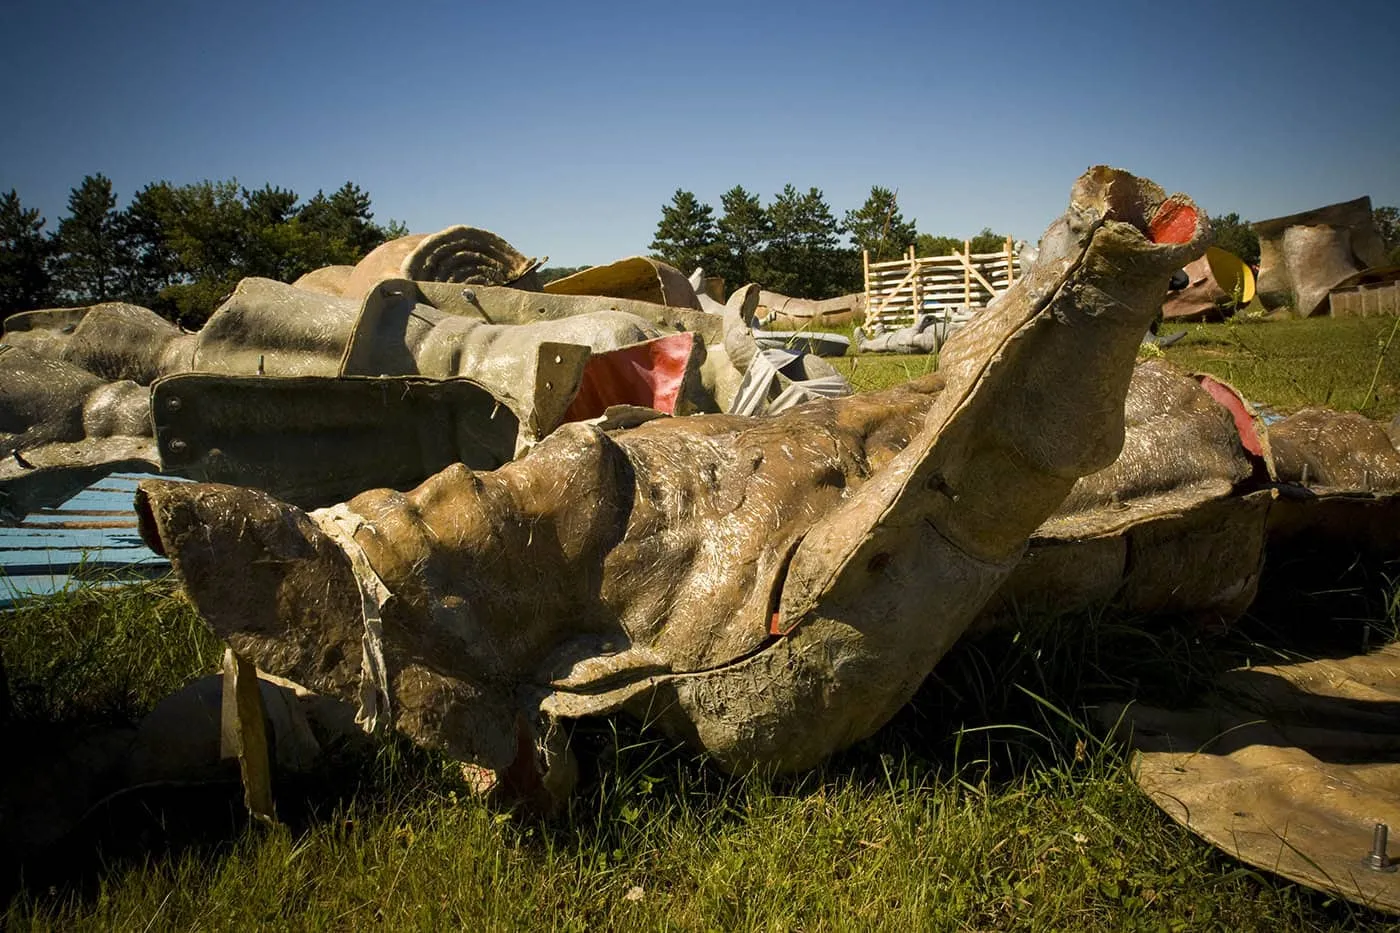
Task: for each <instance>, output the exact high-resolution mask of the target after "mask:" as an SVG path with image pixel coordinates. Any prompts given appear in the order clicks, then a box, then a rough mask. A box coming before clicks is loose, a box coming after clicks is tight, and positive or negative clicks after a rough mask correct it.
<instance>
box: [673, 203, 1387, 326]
mask: <svg viewBox="0 0 1400 933" xmlns="http://www.w3.org/2000/svg"><path fill="white" fill-rule="evenodd" d="M720 207H721V209H722V213H721V214H720V215H719V217H715V215H714V209H713V208H712V207H711V206H710V205H709V204H706V203H703V202H701V201H700V199H699V198H697V197H696V196H695V194H694V193H692V192H690V191H686V190H684V189H681V188H677V189H676V193H675V194H674V195H673V196H672V197H671V201H670V203H669V204H664V205H662V207H661V220H660V221H659V222H658V223H657V225H656V234H655V236H654V238H653V239H652V242H651V247H650V248H651V249H652V250H653V257H654V258H656V259H660V260H662V261H664V262H667V263H670V264H671V265H673V266H675V267H676V268H677V269H680V270H681V271H682V272H685V273H687V274H688V273H690V272H692V271H694V269H695V268H696V267H700V268H703V269H704V270H705V273H706V274H707V275H718V276H722V277H723V278H724V280H725V285H726V287H727V288H728V289H730V290H733V289H734V288H737V287H739V286H740V285H743V284H745V283H748V282H757V283H759V284H761V285H763V286H764V287H765V288H767V289H770V290H772V291H776V292H781V293H783V294H786V295H791V296H793V297H797V298H813V299H821V298H833V297H836V296H838V295H844V294H849V293H851V292H855V291H859V290H860V289H861V288H862V287H863V285H864V282H863V276H862V268H861V253H862V251H863V250H869V251H870V259H871V261H872V262H879V261H884V260H889V259H897V258H899V257H900V256H902V255H904V253H905V251H906V250H907V249H908V248H909V246H911V245H912V246H914V248H915V250H916V252H917V254H918V255H920V256H945V255H948V254H950V253H955V252H961V251H962V249H963V244H964V239H963V238H962V237H952V236H941V235H940V236H935V235H932V234H928V233H920V232H919V231H918V227H917V223H916V221H915V220H913V219H910V220H907V221H906V220H905V218H904V215H903V214H902V213H901V212H900V210H899V204H898V198H897V192H895V191H892V190H890V189H889V188H883V187H880V186H879V185H874V186H872V187H871V189H870V196H869V197H868V198H866V200H865V203H864V204H863V205H861V206H860V208H858V209H856V210H852V211H847V212H846V213H845V215H844V217H843V218H842V219H841V220H839V221H838V220H837V219H836V217H835V215H834V214H833V213H832V211H831V208H830V206H829V205H828V204H827V203H826V200H825V197H824V196H823V194H822V192H821V189H819V188H809V189H808V190H807V191H806V193H800V192H798V191H797V189H796V188H794V187H793V186H792V185H790V184H789V185H785V186H784V187H783V190H782V191H781V192H780V193H779V194H777V195H775V196H774V198H773V200H772V201H771V202H769V204H768V205H767V206H766V207H765V206H764V205H763V204H762V203H761V202H760V201H759V198H758V196H757V195H755V194H752V193H750V192H748V191H746V190H745V189H744V188H743V186H741V185H736V186H734V187H733V188H731V189H729V190H728V191H726V192H725V193H724V194H723V195H721V196H720ZM1372 220H1373V222H1374V223H1375V225H1376V231H1377V233H1379V234H1380V237H1381V239H1382V240H1383V241H1384V242H1385V246H1386V250H1387V253H1388V257H1387V261H1388V262H1389V263H1390V264H1392V265H1400V209H1397V208H1395V207H1389V206H1385V207H1377V208H1374V209H1373V210H1372ZM1210 221H1211V227H1212V228H1213V230H1214V233H1215V244H1216V245H1217V246H1219V247H1221V248H1222V249H1225V250H1228V251H1229V252H1232V253H1234V254H1235V255H1237V256H1239V257H1240V258H1241V259H1243V260H1244V261H1245V262H1248V263H1250V264H1251V265H1256V266H1257V265H1258V263H1259V235H1258V234H1257V233H1255V232H1254V228H1253V226H1252V225H1251V222H1250V221H1248V220H1245V219H1243V218H1241V217H1240V215H1239V214H1238V213H1235V212H1233V211H1232V212H1230V213H1228V214H1220V215H1216V216H1212V217H1211V218H1210ZM843 237H845V242H843V240H842V238H843ZM967 240H968V242H969V244H970V246H971V249H972V252H974V253H994V252H999V251H1001V250H1002V249H1004V248H1005V243H1006V236H1005V235H1004V234H1001V233H995V232H993V231H992V229H991V228H990V227H983V228H982V230H981V232H980V233H978V234H977V235H975V236H972V237H968V238H967Z"/></svg>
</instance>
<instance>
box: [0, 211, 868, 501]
mask: <svg viewBox="0 0 1400 933" xmlns="http://www.w3.org/2000/svg"><path fill="white" fill-rule="evenodd" d="M454 251H455V252H454ZM534 265H535V261H534V260H528V259H526V258H525V257H523V256H522V255H520V254H519V253H518V252H516V251H514V250H513V249H511V248H510V246H509V244H506V243H505V242H504V241H503V240H500V238H498V237H495V236H494V235H493V234H489V233H486V232H485V231H479V230H474V229H472V228H467V227H454V228H449V229H448V230H445V231H442V232H441V233H439V234H433V235H431V236H412V237H405V238H402V239H400V240H395V241H391V242H390V243H386V244H384V246H382V247H381V248H380V249H378V250H376V251H375V252H374V253H372V254H371V255H370V256H367V257H366V259H365V260H363V261H362V262H361V264H360V265H359V266H355V267H347V268H348V269H350V272H349V273H341V272H327V271H326V270H322V273H324V274H321V273H315V274H312V275H311V276H308V277H304V278H303V280H302V285H305V286H308V287H298V286H289V285H284V284H281V283H278V282H274V281H271V280H268V279H245V280H244V281H242V282H241V283H239V285H238V287H237V289H236V290H235V291H234V293H233V295H232V296H230V297H229V299H227V300H226V301H225V302H224V304H223V305H222V306H221V307H220V308H219V309H218V310H217V311H216V312H215V313H214V315H213V316H212V317H211V318H210V319H209V321H208V323H207V324H206V325H205V326H204V327H203V328H202V329H201V330H200V331H199V332H198V333H188V332H185V331H182V330H181V329H179V328H177V327H175V326H174V325H173V324H170V323H169V322H167V321H165V320H163V319H161V318H160V317H159V316H157V315H156V314H154V313H153V312H151V311H149V310H147V309H145V308H140V307H136V306H133V305H126V304H103V305H97V306H94V307H91V308H74V309H56V310H46V311H35V312H27V313H23V314H17V315H13V316H12V317H10V318H9V319H7V320H6V322H5V337H4V349H3V351H0V371H3V373H4V383H5V386H6V392H5V394H4V396H3V398H0V431H3V432H4V434H3V436H0V442H2V443H3V450H0V454H3V455H4V460H3V461H2V462H0V492H3V494H4V496H5V501H4V509H5V517H6V518H7V519H8V520H10V521H16V520H18V519H19V518H20V517H22V516H23V515H24V514H25V513H27V512H29V511H32V510H33V509H34V508H36V507H40V506H43V505H51V504H54V503H56V502H59V501H62V500H63V499H64V498H66V497H67V496H69V495H72V494H73V493H74V492H76V491H77V490H78V489H81V488H83V487H84V486H86V485H87V484H89V483H90V482H92V481H93V480H94V479H96V478H98V477H100V476H102V475H104V474H106V473H108V472H111V471H113V470H118V469H120V470H145V471H156V472H167V473H172V474H176V475H182V476H188V477H191V478H195V479H203V480H211V481H227V482H234V483H239V484H246V485H253V486H258V487H260V488H264V489H268V490H270V491H273V492H275V493H276V494H278V495H280V496H283V497H285V498H287V499H289V500H290V501H293V502H297V503H299V504H304V505H318V504H324V503H326V502H332V501H336V500H337V499H341V498H345V497H347V496H349V495H351V494H353V493H354V492H357V491H359V490H361V489H365V488H369V487H374V486H392V487H395V488H401V489H403V488H408V487H410V486H412V485H413V484H415V483H417V482H420V481H421V480H423V479H424V478H426V477H427V476H430V475H432V473H434V472H436V471H437V470H439V469H441V468H443V467H445V466H447V465H448V464H450V463H456V462H461V463H465V464H467V465H469V466H472V467H474V468H491V467H494V466H499V465H500V464H502V463H505V462H507V461H508V460H510V459H511V458H512V457H514V456H515V455H517V454H518V453H519V452H521V451H523V450H524V449H527V448H528V447H529V446H530V445H531V444H533V443H536V442H538V441H539V440H540V439H541V438H543V437H545V436H546V435H548V434H549V432H550V431H552V430H554V429H555V428H556V427H557V426H558V425H559V424H561V423H564V422H565V421H574V420H586V419H589V418H597V417H604V416H606V414H607V412H608V410H609V409H612V408H619V407H621V408H625V409H628V410H632V409H636V408H638V407H642V408H647V409H652V410H655V411H659V412H661V413H663V414H678V415H679V414H690V413H694V412H707V411H710V412H712V411H721V410H725V409H727V408H728V407H730V405H731V404H732V403H733V402H734V400H735V399H736V398H737V397H738V394H739V389H740V385H741V383H742V382H743V380H744V376H745V371H744V368H747V365H748V362H749V361H750V360H751V359H752V357H753V356H754V355H755V351H756V347H755V346H754V345H753V341H752V338H751V336H750V335H748V332H747V330H746V329H744V328H742V327H740V326H738V325H737V324H736V323H735V322H742V321H744V320H747V319H749V318H750V317H751V316H752V312H753V304H754V302H755V301H756V298H757V290H756V289H754V288H752V287H750V288H746V289H741V290H740V291H739V292H737V293H736V294H735V296H734V297H733V299H732V300H731V302H730V305H731V307H729V308H728V309H727V311H726V314H723V315H712V314H706V313H704V312H701V311H697V310H695V309H694V308H693V307H691V305H694V304H695V297H694V294H693V292H689V291H688V290H689V284H688V283H687V282H686V280H685V279H684V278H683V277H681V276H680V275H679V273H677V272H676V271H675V270H673V269H670V268H669V267H663V266H662V265H661V264H657V263H654V262H651V261H644V262H642V263H640V264H639V263H637V262H633V261H624V263H622V264H618V265H620V266H621V267H622V268H621V269H620V271H615V274H614V275H612V277H611V278H609V279H606V281H605V284H606V285H607V286H608V287H609V288H611V289H612V290H614V291H629V290H630V291H633V292H637V293H641V294H645V295H647V296H648V299H655V298H660V299H663V300H665V301H667V302H670V303H669V304H663V303H658V302H657V301H654V300H642V299H637V298H626V297H613V296H609V295H596V294H588V293H583V294H570V293H567V292H566V291H565V290H563V289H555V290H553V291H552V292H539V291H530V290H527V289H525V288H522V287H519V286H521V285H522V284H531V276H532V274H533V273H532V270H533V268H534ZM643 266H645V268H642V267H643ZM608 268H610V267H604V269H603V270H602V272H606V271H607V269H608ZM386 271H397V272H399V273H405V274H412V275H436V276H438V277H440V278H442V279H446V281H413V280H411V279H408V278H403V277H397V278H383V277H382V276H383V275H384V274H385V272H386ZM351 273H353V274H351ZM601 274H602V273H601V272H600V275H601ZM629 277H630V278H629ZM648 277H649V279H650V281H652V282H664V283H667V285H668V287H669V288H670V289H671V290H670V291H668V292H666V293H665V294H663V293H662V292H661V291H660V290H659V289H656V288H652V289H650V290H648V289H647V288H646V287H644V286H636V285H633V286H629V285H628V284H627V283H628V282H629V281H633V282H634V283H635V281H636V280H638V279H639V278H640V279H643V280H645V279H647V278H648ZM371 280H372V281H371ZM366 282H369V283H370V284H365V283H366ZM498 282H499V283H511V284H492V283H498ZM677 283H679V284H677ZM681 286H684V290H685V291H686V294H682V290H681ZM575 290H576V291H583V289H575ZM687 295H688V299H687ZM675 303H680V304H683V305H686V306H684V307H674V306H673V304H675ZM746 337H747V338H748V339H745V338H746ZM731 349H732V350H733V352H734V353H736V354H739V355H741V356H744V357H745V362H744V368H736V367H735V365H734V364H733V363H732V362H731ZM795 368H796V369H800V370H801V372H799V373H798V374H797V376H796V378H797V379H798V381H801V379H803V378H810V377H816V378H819V379H821V380H822V382H821V388H822V391H825V392H834V393H837V394H844V393H846V392H849V386H847V385H846V384H845V382H844V380H841V379H840V377H839V376H837V375H836V373H835V372H834V370H832V369H831V368H830V366H829V365H827V364H825V363H823V362H822V361H820V360H817V359H816V358H811V360H810V361H808V360H807V358H806V357H803V358H802V362H800V363H799V364H798V366H797V367H795ZM792 381H793V378H792V377H789V376H786V375H785V376H783V378H782V380H781V381H779V382H778V384H776V389H775V390H774V391H773V392H771V393H769V394H768V395H767V396H765V398H764V399H763V400H761V401H762V402H763V403H764V404H760V405H759V408H758V410H759V411H762V410H766V407H765V404H766V403H767V402H771V401H773V400H775V399H776V398H777V397H778V396H780V395H782V392H783V390H785V389H786V388H788V387H789V386H790V385H791V383H792ZM751 395H752V393H750V396H746V397H751ZM801 397H802V398H807V397H812V396H811V394H810V393H807V394H804V395H802V396H801ZM638 416H639V415H637V414H634V415H632V416H630V417H638Z"/></svg>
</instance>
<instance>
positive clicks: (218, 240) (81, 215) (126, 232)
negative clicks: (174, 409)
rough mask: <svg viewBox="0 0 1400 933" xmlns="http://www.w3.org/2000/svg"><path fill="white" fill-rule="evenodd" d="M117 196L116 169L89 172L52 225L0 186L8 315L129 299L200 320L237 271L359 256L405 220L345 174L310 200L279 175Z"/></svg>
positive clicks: (280, 274) (283, 270) (3, 299)
mask: <svg viewBox="0 0 1400 933" xmlns="http://www.w3.org/2000/svg"><path fill="white" fill-rule="evenodd" d="M117 203H118V199H117V195H116V193H115V192H114V191H113V190H112V182H111V180H110V179H109V178H107V177H106V176H105V175H103V174H101V173H100V172H99V173H98V174H96V175H88V176H85V177H84V178H83V180H82V183H81V184H80V185H78V186H77V187H76V188H73V189H71V190H70V192H69V196H68V210H67V213H66V214H65V215H64V216H63V217H62V218H61V219H60V220H59V222H58V225H57V226H56V227H55V228H53V229H52V230H51V231H49V232H47V233H46V232H45V230H44V227H45V226H46V224H47V219H46V218H44V217H42V216H40V214H39V211H38V210H37V209H34V208H26V207H25V206H24V205H23V203H22V202H21V200H20V197H19V193H18V192H17V191H15V190H14V189H11V190H10V191H9V192H7V193H5V194H0V318H3V317H8V316H9V315H10V314H13V313H15V312H18V311H29V310H33V309H36V308H49V307H56V306H68V305H77V306H81V305H89V304H97V303H100V302H104V301H125V302H130V303H131V304H137V305H141V306H143V307H147V308H150V309H151V310H153V311H155V312H156V313H158V314H160V315H161V316H162V317H165V318H167V319H169V320H171V321H174V322H176V323H178V324H180V325H182V326H185V327H190V328H195V327H198V326H200V325H202V324H203V323H204V321H205V320H206V319H208V317H209V315H210V314H211V313H212V312H213V311H214V309H215V308H216V307H218V305H219V304H220V303H221V302H222V300H223V299H224V297H225V296H227V295H228V294H229V293H230V292H232V291H233V288H234V286H235V285H237V283H238V280H239V279H242V278H245V277H248V276H261V277H264V278H271V279H278V280H280V281H283V282H291V281H294V280H295V279H297V278H298V277H300V276H302V275H304V274H305V273H307V272H310V271H311V270H313V269H319V268H321V267H322V266H329V265H339V264H353V263H355V262H358V261H359V259H360V258H361V257H363V256H364V255H365V254H366V253H368V252H369V251H370V250H372V249H374V248H375V247H376V246H378V245H379V244H380V243H383V242H384V241H385V240H388V239H392V238H394V237H398V236H402V235H403V234H405V233H406V232H407V229H406V228H405V227H404V226H403V225H402V224H400V223H398V222H397V221H392V220H391V221H390V222H389V223H388V224H387V225H384V226H380V225H379V224H376V223H375V222H374V214H373V212H372V211H371V210H370V197H369V195H368V194H367V193H366V192H364V191H362V190H361V189H360V188H359V186H358V185H355V184H354V183H352V182H348V181H347V182H346V183H345V184H344V185H342V186H341V187H340V188H338V189H336V190H335V191H334V192H332V193H331V194H329V195H328V194H326V193H325V192H324V191H323V190H318V191H317V192H316V194H315V195H313V196H312V197H310V198H308V199H306V200H304V201H303V200H302V199H301V198H300V197H299V196H298V195H297V193H296V192H294V191H292V190H290V189H287V188H281V187H276V186H273V185H271V184H267V185H264V186H263V187H261V188H258V189H249V188H245V187H242V186H240V185H239V184H238V182H237V181H236V180H234V179H230V180H228V181H201V182H196V183H193V184H186V185H175V184H172V183H171V182H168V181H159V182H152V183H151V184H148V185H146V186H145V187H144V188H142V189H141V190H139V191H138V192H136V194H135V195H134V196H133V197H132V198H131V201H130V202H129V203H128V204H127V205H126V207H124V208H122V209H120V210H118V208H117Z"/></svg>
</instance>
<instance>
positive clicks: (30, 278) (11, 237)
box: [0, 189, 53, 318]
mask: <svg viewBox="0 0 1400 933" xmlns="http://www.w3.org/2000/svg"><path fill="white" fill-rule="evenodd" d="M44 223H45V220H44V218H43V217H40V216H39V211H38V210H37V209H33V208H30V209H26V208H25V207H24V205H22V204H21V203H20V200H19V194H18V192H16V191H15V190H14V189H10V192H9V193H8V194H5V195H0V318H4V317H7V316H9V315H10V314H13V313H14V312H16V311H31V310H33V309H35V308H42V307H44V306H45V305H48V304H51V303H52V302H53V282H52V279H51V277H50V276H49V270H48V264H49V258H50V256H51V255H52V252H53V248H52V241H51V240H50V239H49V238H48V237H46V236H44Z"/></svg>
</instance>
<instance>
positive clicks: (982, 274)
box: [862, 237, 1021, 331]
mask: <svg viewBox="0 0 1400 933" xmlns="http://www.w3.org/2000/svg"><path fill="white" fill-rule="evenodd" d="M862 258H863V262H864V266H865V328H866V330H868V331H874V330H875V329H876V328H877V327H879V328H884V329H889V328H894V327H907V326H909V325H910V324H912V323H914V318H915V316H916V315H919V314H941V315H942V316H943V317H946V316H947V314H948V312H950V311H952V310H954V309H956V308H960V307H966V308H968V309H969V310H976V309H979V308H985V307H986V306H987V304H988V303H989V302H990V301H991V300H992V299H993V298H995V297H996V296H997V295H1000V294H1001V293H1002V292H1004V291H1006V290H1007V289H1008V288H1009V287H1010V286H1011V283H1012V282H1014V281H1016V279H1018V278H1019V277H1020V275H1021V265H1020V258H1019V257H1018V256H1017V255H1016V251H1015V249H1014V247H1013V246H1012V243H1011V238H1010V237H1007V239H1006V248H1005V249H1004V250H1003V251H1001V252H998V253H974V252H972V244H971V243H970V242H968V241H967V240H964V241H963V251H962V252H961V253H953V254H951V255H949V256H916V255H915V254H914V247H912V246H911V247H909V252H908V253H907V254H905V255H904V256H903V257H901V258H899V259H892V260H888V261H886V262H871V261H870V251H869V250H865V251H864V252H863V256H862Z"/></svg>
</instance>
